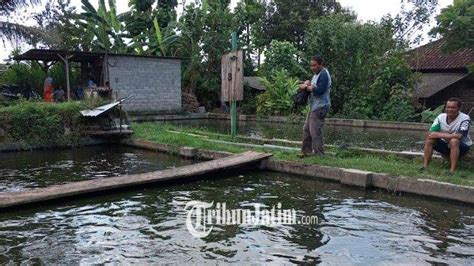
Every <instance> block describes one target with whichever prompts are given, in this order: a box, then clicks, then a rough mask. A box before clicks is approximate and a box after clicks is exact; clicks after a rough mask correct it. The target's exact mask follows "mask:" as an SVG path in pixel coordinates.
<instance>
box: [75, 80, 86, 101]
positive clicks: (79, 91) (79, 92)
mask: <svg viewBox="0 0 474 266" xmlns="http://www.w3.org/2000/svg"><path fill="white" fill-rule="evenodd" d="M74 97H75V98H76V100H78V101H80V100H82V99H84V85H83V82H82V80H80V81H79V84H77V86H76V87H75V89H74Z"/></svg>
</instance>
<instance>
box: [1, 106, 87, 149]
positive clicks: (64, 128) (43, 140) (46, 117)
mask: <svg viewBox="0 0 474 266" xmlns="http://www.w3.org/2000/svg"><path fill="white" fill-rule="evenodd" d="M84 107H85V105H84V104H83V103H80V102H67V103H59V104H51V103H43V102H31V101H21V102H19V103H17V104H15V105H12V106H8V107H2V108H0V121H2V125H1V126H0V127H2V129H3V130H5V132H7V137H8V139H10V140H11V141H15V142H21V143H23V144H24V145H25V146H26V147H28V146H32V145H34V146H40V147H57V146H67V145H78V144H79V137H80V136H81V134H82V127H83V125H84V122H83V121H82V116H81V115H80V113H79V111H80V110H81V109H84Z"/></svg>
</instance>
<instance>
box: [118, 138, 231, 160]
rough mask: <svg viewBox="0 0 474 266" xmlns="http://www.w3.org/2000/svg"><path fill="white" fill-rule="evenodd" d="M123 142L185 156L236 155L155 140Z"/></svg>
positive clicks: (203, 157) (123, 141)
mask: <svg viewBox="0 0 474 266" xmlns="http://www.w3.org/2000/svg"><path fill="white" fill-rule="evenodd" d="M121 143H122V144H123V145H126V146H129V147H133V148H139V149H146V150H152V151H159V152H165V153H171V154H176V155H179V156H182V157H185V158H195V159H204V160H214V159H221V158H224V157H227V156H230V155H234V154H233V153H230V152H222V151H211V150H204V149H197V148H190V147H179V148H177V147H175V146H172V145H168V144H161V143H154V142H150V141H146V140H133V139H127V140H122V141H121Z"/></svg>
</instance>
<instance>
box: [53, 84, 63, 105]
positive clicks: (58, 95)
mask: <svg viewBox="0 0 474 266" xmlns="http://www.w3.org/2000/svg"><path fill="white" fill-rule="evenodd" d="M64 100H65V92H64V89H63V87H62V86H60V87H59V88H57V89H56V90H54V101H55V102H64Z"/></svg>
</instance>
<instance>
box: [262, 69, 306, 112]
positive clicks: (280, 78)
mask: <svg viewBox="0 0 474 266" xmlns="http://www.w3.org/2000/svg"><path fill="white" fill-rule="evenodd" d="M262 82H263V83H264V85H265V87H266V88H267V90H266V91H265V92H264V93H263V94H261V95H259V96H258V99H257V114H263V115H288V114H290V113H291V112H292V109H293V95H294V94H295V93H296V90H297V87H298V80H297V79H295V78H292V77H291V76H290V75H289V73H288V71H286V70H277V71H275V72H274V74H273V75H272V77H271V80H267V79H266V78H262Z"/></svg>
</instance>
